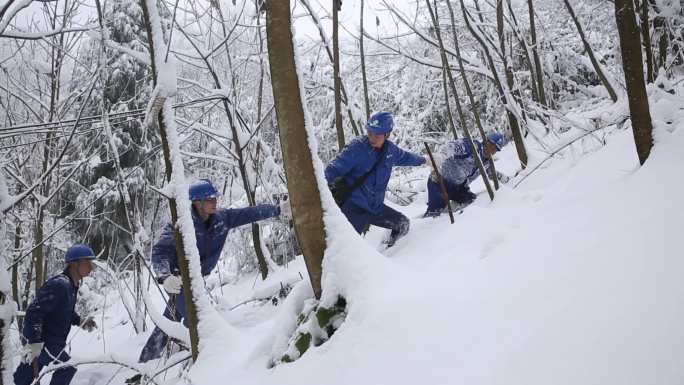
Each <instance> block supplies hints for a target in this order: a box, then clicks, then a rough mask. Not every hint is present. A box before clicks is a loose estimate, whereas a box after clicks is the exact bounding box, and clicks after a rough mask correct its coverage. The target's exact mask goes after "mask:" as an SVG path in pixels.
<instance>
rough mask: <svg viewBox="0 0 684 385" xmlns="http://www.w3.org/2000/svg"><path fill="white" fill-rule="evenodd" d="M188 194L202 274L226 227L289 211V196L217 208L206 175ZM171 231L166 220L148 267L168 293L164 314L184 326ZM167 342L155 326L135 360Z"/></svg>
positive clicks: (156, 353) (210, 266) (151, 355)
mask: <svg viewBox="0 0 684 385" xmlns="http://www.w3.org/2000/svg"><path fill="white" fill-rule="evenodd" d="M189 195H190V200H191V201H192V220H193V224H194V227H195V237H196V238H197V250H198V251H199V256H200V265H201V267H202V275H203V276H206V275H209V274H210V273H211V272H212V270H214V268H215V267H216V264H217V263H218V260H219V257H220V256H221V250H223V245H224V243H225V241H226V237H227V236H228V231H230V229H232V228H234V227H238V226H242V225H245V224H248V223H252V222H257V221H260V220H262V219H267V218H272V217H276V216H279V215H280V216H282V217H285V218H289V217H291V215H292V214H291V209H290V203H289V200H284V201H282V202H281V203H280V205H279V206H274V205H270V204H262V205H257V206H253V207H245V208H240V209H217V207H216V198H217V197H218V195H219V194H218V191H216V188H215V187H214V185H213V184H212V183H211V182H210V181H209V180H206V179H202V180H200V181H198V182H195V183H193V184H192V185H191V186H190V190H189ZM173 232H174V229H173V226H172V225H171V224H170V223H169V224H167V225H166V227H165V228H164V231H163V232H162V234H161V236H160V238H159V240H158V241H157V243H156V244H155V245H154V246H153V248H152V268H153V269H154V273H155V274H156V276H157V282H159V283H160V284H161V285H162V286H163V287H164V290H165V291H166V292H167V293H168V294H169V296H170V299H169V302H168V306H167V308H166V310H165V311H164V317H166V318H168V319H170V320H172V321H177V322H180V321H181V320H182V321H183V324H184V325H186V326H187V323H186V322H187V320H186V319H185V314H186V313H185V301H184V300H183V294H182V290H183V287H182V282H181V278H180V276H179V275H178V274H179V272H180V270H179V269H178V260H177V259H176V240H175V238H174V234H173ZM167 343H168V336H167V335H166V334H164V332H163V331H162V330H161V329H159V328H158V327H155V328H154V331H152V334H151V335H150V337H149V339H148V340H147V343H146V344H145V346H144V347H143V349H142V352H141V353H140V358H139V362H147V361H149V360H153V359H156V358H159V357H161V353H162V351H163V350H164V347H165V346H166V344H167ZM139 379H140V375H136V376H134V377H132V378H130V379H129V380H128V381H127V382H128V383H134V382H136V380H139Z"/></svg>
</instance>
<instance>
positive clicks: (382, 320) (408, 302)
mask: <svg viewBox="0 0 684 385" xmlns="http://www.w3.org/2000/svg"><path fill="white" fill-rule="evenodd" d="M622 107H623V108H624V106H622ZM614 108H615V109H619V108H620V106H617V107H614ZM657 108H658V106H657V105H656V110H657ZM675 111H679V110H677V109H676V108H675ZM613 112H615V111H613ZM667 114H668V116H669V117H670V118H668V119H663V120H667V121H668V122H672V124H670V125H667V124H665V123H663V122H660V121H657V122H656V126H657V127H658V128H657V132H656V145H655V147H654V150H653V152H652V154H651V157H650V158H649V160H648V162H647V163H646V164H645V165H644V166H643V167H639V166H638V161H637V157H636V153H635V150H634V144H633V138H632V133H631V130H630V129H618V128H616V127H613V128H609V129H606V130H601V131H597V132H596V133H594V134H592V135H588V136H587V137H586V138H585V139H582V140H581V141H580V142H578V143H577V144H575V145H573V146H570V147H569V148H568V149H567V150H565V151H563V152H562V153H561V154H560V155H558V156H555V157H554V158H553V159H551V160H549V161H547V162H545V163H544V165H543V166H542V167H540V169H539V170H538V171H536V172H535V173H533V174H532V175H531V176H529V177H528V178H527V179H526V180H525V181H524V182H522V183H521V184H520V185H519V187H517V188H515V189H513V188H512V185H513V183H509V185H506V186H502V188H501V190H499V192H498V193H497V195H496V199H495V200H494V201H493V202H489V199H488V197H487V196H486V194H485V193H482V194H480V195H479V197H478V199H477V201H476V202H475V203H473V204H472V205H471V206H469V207H468V208H466V209H465V211H464V212H463V213H462V214H460V215H457V216H456V223H454V224H453V225H452V224H449V220H448V216H446V215H443V216H442V217H440V218H437V219H431V218H430V219H423V218H420V214H422V212H423V211H424V209H425V206H424V204H423V203H422V200H420V199H419V201H420V202H421V203H414V204H413V205H411V206H408V207H400V208H399V209H400V210H402V211H403V212H404V213H406V214H407V215H409V216H410V217H411V218H412V229H411V232H410V233H409V234H408V235H407V236H406V237H405V238H404V239H402V240H400V241H399V242H398V243H397V245H396V246H395V247H394V248H392V249H389V250H385V251H382V254H381V253H380V252H378V251H376V249H377V246H378V245H379V243H380V241H381V238H382V237H383V233H382V232H381V231H379V230H373V231H371V232H370V233H369V234H368V235H367V236H366V237H365V239H363V240H361V239H360V238H357V239H351V238H356V237H351V238H350V239H346V238H345V239H343V242H341V241H337V243H336V246H335V254H334V255H332V256H331V261H330V263H329V264H328V265H327V268H328V269H332V270H333V271H332V273H333V274H334V275H335V277H334V279H333V278H331V277H330V276H329V277H328V278H329V279H331V282H336V283H337V284H338V285H339V288H338V289H339V290H340V292H343V293H346V294H347V296H348V300H349V315H348V317H347V320H346V322H345V323H344V324H343V325H342V327H341V328H340V329H339V330H338V332H337V333H336V334H335V335H334V336H333V337H332V338H331V339H330V340H329V341H328V342H326V343H325V344H323V345H322V346H319V347H314V348H311V349H309V351H307V352H306V353H305V354H304V355H303V356H302V357H301V358H300V359H299V360H297V361H296V362H294V363H291V364H282V365H279V366H276V367H275V368H273V369H267V364H268V361H269V360H270V358H271V355H272V354H274V353H276V354H277V353H282V351H278V349H281V348H282V346H281V345H282V342H283V340H284V339H287V337H288V335H287V332H288V331H291V329H292V327H293V323H294V319H293V318H294V315H295V314H296V311H297V310H298V309H299V308H300V307H301V304H302V302H303V300H304V299H306V298H307V297H308V296H310V295H311V291H310V289H309V288H308V284H307V283H306V281H302V282H300V283H299V284H298V285H296V286H295V288H294V290H293V291H292V293H291V294H290V296H289V297H288V298H287V300H285V301H284V303H283V304H280V305H279V306H273V305H263V306H257V305H255V304H251V303H250V304H246V305H243V306H240V307H237V308H236V309H235V310H232V311H229V310H228V309H230V307H231V306H232V305H235V304H237V303H240V302H242V301H244V300H246V299H249V298H252V297H259V296H260V292H264V293H267V292H272V290H271V291H269V289H270V288H273V287H277V286H279V284H280V282H292V281H293V280H297V279H299V273H302V274H304V276H305V274H306V269H305V268H304V265H303V262H302V261H301V259H300V260H298V261H296V262H295V263H293V264H291V265H290V266H289V267H288V268H287V269H284V270H282V271H279V272H277V274H275V275H273V276H272V277H271V278H270V279H269V281H267V282H257V284H256V285H257V286H256V287H254V286H253V285H254V280H253V279H250V280H248V281H247V280H245V281H243V282H241V283H239V284H238V285H234V286H227V287H224V289H223V290H224V299H222V300H220V301H219V304H220V306H219V310H220V311H222V314H223V315H224V319H225V321H226V322H225V323H223V324H221V325H217V327H216V329H215V331H214V332H213V334H212V338H211V340H210V341H205V344H206V345H205V350H204V351H203V354H201V355H200V359H199V361H198V363H196V364H195V366H194V367H193V369H192V370H191V371H190V374H189V375H190V378H191V379H192V382H193V383H197V384H207V385H209V384H225V383H230V384H278V385H286V384H298V385H299V384H302V383H306V382H312V381H315V382H317V383H322V384H326V385H334V384H416V383H432V384H525V385H529V384H621V385H622V384H681V383H684V333H682V332H681V324H682V323H683V322H684V280H682V278H681V277H682V276H683V275H684V258H682V255H683V254H682V253H681V251H680V247H679V245H680V243H679V239H678V237H680V236H682V229H684V194H682V193H681V191H682V189H684V171H682V168H681V165H682V164H684V151H682V149H683V148H684V128H682V125H681V124H679V123H680V122H678V121H677V117H681V116H683V115H682V114H681V113H673V111H669V112H667ZM665 115H666V114H665V112H663V113H661V114H659V116H665ZM677 126H680V127H679V128H677ZM579 134H582V131H581V130H578V129H572V130H570V131H569V132H567V133H566V134H564V135H562V136H560V137H558V138H555V139H552V138H551V137H546V138H545V140H544V141H545V143H547V145H548V146H550V147H551V148H557V147H558V146H560V145H562V144H564V143H567V141H568V140H569V139H571V138H574V137H577V136H579ZM604 141H605V145H603V142H604ZM528 147H529V149H530V152H531V161H530V164H531V165H535V164H537V162H539V161H541V160H543V159H544V158H545V157H546V154H545V152H544V149H542V148H541V147H540V146H539V145H538V144H536V142H535V141H534V140H533V139H532V138H531V137H530V138H528ZM587 149H589V150H590V151H588V150H587ZM498 158H499V159H498V163H497V165H498V167H499V169H500V170H501V171H503V172H505V173H509V174H513V173H514V172H515V171H516V168H517V166H516V161H515V150H514V148H512V145H509V146H507V147H506V148H505V149H504V151H502V152H501V153H500V154H499V155H498ZM423 172H424V171H423ZM523 173H524V172H523ZM522 175H523V174H521V175H519V176H518V178H517V179H516V180H519V179H520V178H521V177H522ZM473 189H474V190H475V191H476V192H477V191H480V192H482V190H483V188H482V186H481V184H480V185H474V186H473ZM340 226H341V227H344V226H345V225H343V224H340ZM341 231H343V232H344V231H346V230H341ZM344 244H346V247H347V249H346V253H347V254H346V255H345V251H344V250H345V248H344ZM354 245H357V246H354ZM358 245H362V246H358ZM344 258H347V260H345V259H344ZM345 264H346V265H345ZM344 266H346V267H345V268H342V267H344ZM335 269H338V270H335ZM354 269H358V271H355V270H354ZM328 274H331V271H328ZM215 293H216V294H218V293H219V292H217V291H215ZM120 318H121V317H120ZM107 322H109V323H110V324H114V323H115V321H114V319H111V320H110V321H107ZM129 328H130V326H128V325H123V326H119V327H113V328H108V330H107V331H105V332H104V336H105V337H106V335H107V334H109V335H110V336H109V337H108V338H110V340H111V339H114V342H110V343H109V345H108V347H109V348H108V349H106V351H107V352H108V353H118V354H119V356H126V357H127V359H129V360H131V361H135V359H136V358H137V354H138V352H139V349H140V347H141V346H142V344H143V343H144V340H145V336H137V337H135V338H130V337H128V336H126V337H125V338H124V336H125V335H126V333H129V334H130V331H127V332H126V331H124V330H130V329H129ZM228 336H230V337H228ZM101 338H103V336H102V335H99V336H98V335H94V334H90V335H88V334H85V333H82V334H79V335H77V336H76V338H75V339H74V342H73V346H74V349H73V355H74V357H75V358H78V357H79V356H81V355H82V354H83V352H89V347H91V349H93V351H92V354H102V348H101V347H99V348H97V349H95V348H92V346H99V345H97V344H95V343H94V342H96V341H95V339H101ZM98 349H99V352H97V350H98ZM87 354H89V353H86V355H87ZM155 365H158V363H152V364H149V365H148V366H147V368H146V369H147V370H149V371H150V372H154V369H153V366H155ZM103 371H106V372H108V371H110V369H107V368H104V367H100V368H99V369H97V370H96V369H82V370H81V371H80V372H79V374H78V375H77V377H76V378H75V382H74V384H86V383H90V380H92V379H93V378H94V377H93V376H94V375H95V373H96V372H97V373H100V374H98V376H99V377H100V378H104V377H107V376H104V375H102V372H103ZM111 373H112V374H113V373H114V369H111ZM130 374H131V372H126V373H124V372H121V373H120V374H119V378H120V379H121V378H123V377H124V376H125V375H130ZM157 380H158V381H160V382H164V381H166V382H168V383H175V382H177V381H180V380H179V379H178V378H176V377H173V376H167V377H166V379H161V378H160V377H158V378H157Z"/></svg>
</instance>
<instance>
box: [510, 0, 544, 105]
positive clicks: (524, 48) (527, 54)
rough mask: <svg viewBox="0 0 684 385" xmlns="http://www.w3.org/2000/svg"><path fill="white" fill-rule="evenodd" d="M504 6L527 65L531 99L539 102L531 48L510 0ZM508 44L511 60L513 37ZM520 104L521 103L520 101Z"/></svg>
mask: <svg viewBox="0 0 684 385" xmlns="http://www.w3.org/2000/svg"><path fill="white" fill-rule="evenodd" d="M506 6H507V7H508V13H509V14H510V15H511V17H510V20H509V22H508V23H509V24H510V25H511V29H512V30H513V34H514V35H515V37H516V39H517V40H518V43H519V44H520V45H521V46H522V51H523V54H522V55H520V56H521V57H522V59H523V61H524V62H525V64H526V65H527V68H528V69H529V70H530V90H531V91H532V100H533V101H534V102H536V103H539V91H538V90H539V87H537V76H536V75H535V69H534V65H533V64H532V56H531V53H532V52H531V51H532V50H531V49H530V47H529V45H528V44H527V40H526V39H525V37H524V36H523V33H522V30H521V28H520V25H519V24H518V19H517V18H516V17H515V13H514V12H513V6H512V5H511V1H510V0H506ZM509 45H510V48H509V51H510V53H511V60H513V39H510V44H509ZM520 104H521V105H522V102H520Z"/></svg>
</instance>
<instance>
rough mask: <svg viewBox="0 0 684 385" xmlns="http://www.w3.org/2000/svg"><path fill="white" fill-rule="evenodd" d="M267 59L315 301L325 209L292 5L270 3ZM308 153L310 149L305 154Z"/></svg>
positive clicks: (323, 243)
mask: <svg viewBox="0 0 684 385" xmlns="http://www.w3.org/2000/svg"><path fill="white" fill-rule="evenodd" d="M266 35H267V41H268V57H269V64H270V67H271V85H272V87H273V99H274V101H275V109H276V116H277V119H278V128H279V131H280V143H281V146H282V150H283V161H284V163H285V174H286V175H287V187H288V190H289V192H290V199H291V202H292V213H293V216H294V226H295V231H296V232H297V238H298V239H299V243H300V246H301V248H302V254H303V255H304V260H305V261H306V267H307V270H308V272H309V278H310V279H311V286H312V287H313V291H314V295H315V296H316V298H320V296H321V275H322V262H323V253H324V252H325V249H326V238H325V235H326V234H325V228H324V225H323V207H322V205H321V198H320V191H319V184H318V183H317V180H316V174H315V170H314V165H313V156H314V155H313V154H312V152H313V151H312V150H311V143H310V138H309V134H308V132H307V128H306V118H305V115H304V106H303V101H302V97H303V95H302V93H301V91H300V83H299V75H298V72H297V65H296V59H295V51H294V44H293V35H292V29H291V19H290V2H289V1H282V0H281V1H270V2H269V4H268V9H267V12H266ZM302 149H309V151H302Z"/></svg>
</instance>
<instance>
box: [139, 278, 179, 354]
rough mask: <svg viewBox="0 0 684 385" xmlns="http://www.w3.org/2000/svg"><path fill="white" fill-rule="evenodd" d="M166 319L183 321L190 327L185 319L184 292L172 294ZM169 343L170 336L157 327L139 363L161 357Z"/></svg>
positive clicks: (167, 307) (167, 306)
mask: <svg viewBox="0 0 684 385" xmlns="http://www.w3.org/2000/svg"><path fill="white" fill-rule="evenodd" d="M164 317H166V318H168V319H170V320H172V321H176V322H180V321H181V320H182V321H183V325H185V326H188V324H187V320H186V318H185V301H184V300H183V292H182V291H181V292H180V293H179V294H175V295H174V294H172V296H171V298H170V300H169V302H167V304H166V310H164ZM168 343H169V336H167V335H166V333H164V332H163V331H162V330H161V329H160V328H159V327H157V326H155V327H154V330H153V331H152V334H150V338H148V339H147V343H145V346H144V347H143V349H142V351H141V352H140V358H138V362H147V361H149V360H154V359H157V358H159V357H161V355H162V352H163V351H164V348H166V345H167V344H168Z"/></svg>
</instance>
